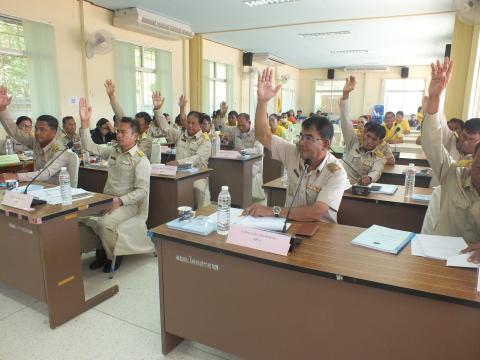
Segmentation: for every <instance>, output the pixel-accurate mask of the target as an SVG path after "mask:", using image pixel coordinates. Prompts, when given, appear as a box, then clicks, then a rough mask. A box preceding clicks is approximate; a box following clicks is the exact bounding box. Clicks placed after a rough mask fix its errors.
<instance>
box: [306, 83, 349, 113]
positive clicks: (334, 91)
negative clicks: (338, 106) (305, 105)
mask: <svg viewBox="0 0 480 360" xmlns="http://www.w3.org/2000/svg"><path fill="white" fill-rule="evenodd" d="M320 83H330V90H318V87H319V85H320ZM334 85H338V86H339V88H340V87H341V89H343V86H344V85H345V81H344V80H336V79H331V80H328V79H327V80H325V79H323V80H322V79H316V80H315V88H314V98H313V112H314V113H316V112H317V111H319V110H320V111H322V112H324V111H323V110H322V109H321V108H319V107H318V104H317V94H324V95H330V109H325V110H326V112H327V113H328V114H335V113H336V112H334V111H333V104H334V103H335V101H334V98H333V97H334V96H340V97H341V96H342V90H341V89H334V88H335V86H334ZM337 93H338V94H337Z"/></svg>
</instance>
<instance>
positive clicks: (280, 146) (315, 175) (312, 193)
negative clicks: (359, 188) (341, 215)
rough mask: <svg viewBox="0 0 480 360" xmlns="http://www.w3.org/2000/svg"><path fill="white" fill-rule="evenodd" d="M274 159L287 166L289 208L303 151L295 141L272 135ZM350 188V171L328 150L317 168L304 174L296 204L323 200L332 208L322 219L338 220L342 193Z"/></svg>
mask: <svg viewBox="0 0 480 360" xmlns="http://www.w3.org/2000/svg"><path fill="white" fill-rule="evenodd" d="M272 159H274V160H280V161H281V162H282V163H283V164H284V165H285V167H286V168H287V172H288V189H287V199H286V201H285V207H289V206H290V204H291V203H292V199H293V195H294V193H295V190H296V189H297V186H298V185H299V181H300V177H301V174H302V172H303V169H304V164H305V162H304V161H303V160H302V159H301V158H300V153H299V152H298V150H297V147H296V146H295V145H294V144H291V143H289V142H288V141H286V140H284V139H282V138H279V137H278V136H272ZM349 187H350V184H349V182H348V177H347V173H346V172H345V170H344V168H343V167H342V164H341V163H340V161H339V160H338V159H337V158H336V157H335V156H333V155H331V154H330V153H327V155H326V156H325V159H324V160H323V161H322V163H321V164H320V165H319V166H318V168H317V169H315V170H311V171H309V172H308V173H307V174H305V176H304V177H303V180H302V184H301V185H300V190H299V192H298V195H297V198H296V199H295V202H294V203H293V207H299V206H310V205H313V204H314V203H315V202H317V201H321V202H323V203H325V204H327V205H328V207H329V209H328V211H327V212H326V213H325V214H324V215H323V218H322V221H325V222H329V223H336V222H337V211H338V208H339V207H340V202H341V201H342V197H343V193H344V191H345V190H347V189H348V188H349Z"/></svg>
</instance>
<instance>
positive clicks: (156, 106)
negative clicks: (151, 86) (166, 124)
mask: <svg viewBox="0 0 480 360" xmlns="http://www.w3.org/2000/svg"><path fill="white" fill-rule="evenodd" d="M164 102H165V98H163V97H162V94H161V93H160V91H154V92H153V93H152V103H153V110H160V109H161V108H162V106H163V103H164Z"/></svg>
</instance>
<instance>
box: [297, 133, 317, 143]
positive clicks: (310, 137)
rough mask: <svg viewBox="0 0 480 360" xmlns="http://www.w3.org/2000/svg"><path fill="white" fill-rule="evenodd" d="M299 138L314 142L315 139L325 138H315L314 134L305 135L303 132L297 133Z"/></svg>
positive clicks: (299, 139)
mask: <svg viewBox="0 0 480 360" xmlns="http://www.w3.org/2000/svg"><path fill="white" fill-rule="evenodd" d="M297 140H298V141H301V140H304V141H306V142H309V143H313V142H314V141H317V140H323V139H322V138H315V137H313V136H312V135H303V134H300V135H297Z"/></svg>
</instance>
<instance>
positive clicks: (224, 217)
mask: <svg viewBox="0 0 480 360" xmlns="http://www.w3.org/2000/svg"><path fill="white" fill-rule="evenodd" d="M231 201H232V200H231V199H230V193H229V192H228V186H222V191H220V194H218V207H217V234H220V235H227V234H228V230H230V204H231Z"/></svg>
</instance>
